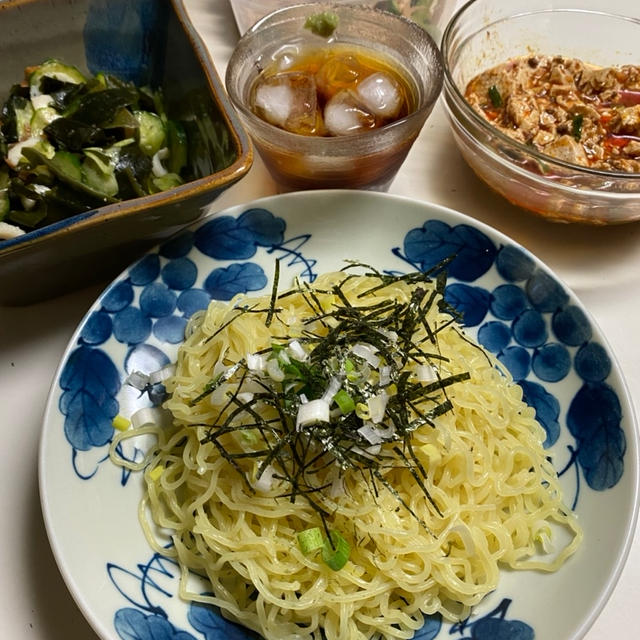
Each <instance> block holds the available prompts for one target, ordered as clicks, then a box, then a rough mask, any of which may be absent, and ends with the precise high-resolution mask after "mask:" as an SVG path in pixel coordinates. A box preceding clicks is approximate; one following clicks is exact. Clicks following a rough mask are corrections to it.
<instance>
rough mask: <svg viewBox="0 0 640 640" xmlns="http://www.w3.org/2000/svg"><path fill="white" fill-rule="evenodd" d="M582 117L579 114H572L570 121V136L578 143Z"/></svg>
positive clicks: (580, 134)
mask: <svg viewBox="0 0 640 640" xmlns="http://www.w3.org/2000/svg"><path fill="white" fill-rule="evenodd" d="M583 122H584V116H583V115H582V114H581V113H576V114H574V116H573V118H572V120H571V135H572V136H573V137H574V138H575V139H576V140H577V141H578V142H579V141H580V138H581V137H582V123H583Z"/></svg>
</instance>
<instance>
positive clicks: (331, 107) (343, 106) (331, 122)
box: [324, 90, 376, 136]
mask: <svg viewBox="0 0 640 640" xmlns="http://www.w3.org/2000/svg"><path fill="white" fill-rule="evenodd" d="M324 125H325V127H326V129H327V131H328V132H329V133H330V134H331V135H332V136H345V135H349V134H353V133H362V132H363V131H366V130H367V129H373V128H374V127H375V126H376V119H375V116H374V115H373V114H371V113H368V112H367V111H365V110H364V109H363V108H362V107H361V106H360V103H359V102H358V100H357V99H356V97H355V95H354V94H353V93H352V92H351V91H348V90H344V91H340V92H339V93H336V95H335V96H333V98H331V100H329V102H327V104H326V105H325V107H324Z"/></svg>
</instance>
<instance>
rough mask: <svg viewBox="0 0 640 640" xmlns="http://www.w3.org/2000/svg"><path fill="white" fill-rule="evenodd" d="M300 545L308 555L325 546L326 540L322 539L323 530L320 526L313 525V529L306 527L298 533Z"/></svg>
mask: <svg viewBox="0 0 640 640" xmlns="http://www.w3.org/2000/svg"><path fill="white" fill-rule="evenodd" d="M297 538H298V545H299V546H300V551H302V553H304V555H305V556H306V555H308V554H310V553H312V552H314V551H317V550H318V549H320V547H322V546H324V540H323V539H322V532H321V531H320V529H319V528H318V527H313V528H312V529H305V530H304V531H301V532H300V533H299V534H298V535H297Z"/></svg>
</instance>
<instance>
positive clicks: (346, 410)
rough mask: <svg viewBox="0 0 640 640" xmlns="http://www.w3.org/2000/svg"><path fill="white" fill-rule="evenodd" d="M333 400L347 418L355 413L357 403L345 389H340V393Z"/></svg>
mask: <svg viewBox="0 0 640 640" xmlns="http://www.w3.org/2000/svg"><path fill="white" fill-rule="evenodd" d="M333 400H334V402H335V403H336V404H337V405H338V408H339V409H340V411H341V412H342V415H344V416H346V415H348V414H350V413H351V412H352V411H355V408H356V403H355V402H354V400H353V398H352V397H351V396H350V395H349V394H348V393H347V392H346V391H345V390H344V389H340V391H338V393H336V395H335V396H333Z"/></svg>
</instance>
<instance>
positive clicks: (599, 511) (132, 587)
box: [39, 190, 640, 640]
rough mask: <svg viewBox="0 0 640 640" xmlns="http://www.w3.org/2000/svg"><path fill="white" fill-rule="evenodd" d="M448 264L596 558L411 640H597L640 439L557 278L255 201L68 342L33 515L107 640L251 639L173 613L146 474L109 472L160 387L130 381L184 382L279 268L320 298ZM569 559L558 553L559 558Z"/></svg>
mask: <svg viewBox="0 0 640 640" xmlns="http://www.w3.org/2000/svg"><path fill="white" fill-rule="evenodd" d="M365 238H366V241H362V239H365ZM452 247H455V250H456V251H455V257H454V258H453V259H452V261H451V262H450V263H449V267H448V271H449V274H448V275H449V278H448V280H447V284H446V288H445V298H446V299H447V300H448V302H449V303H450V304H452V305H453V306H454V307H456V308H457V309H458V310H459V311H460V312H461V313H462V314H463V317H464V324H465V332H468V333H469V335H471V336H472V337H475V338H477V340H478V341H479V342H480V343H481V344H482V345H483V347H484V348H485V349H486V350H487V351H489V352H491V353H492V354H493V355H494V356H495V357H496V358H497V359H498V360H499V361H500V362H502V364H503V365H504V366H505V368H506V369H508V370H509V372H510V374H511V376H512V377H513V379H514V381H515V382H516V383H517V384H518V385H519V386H520V388H521V389H522V394H523V397H524V399H525V401H526V402H527V403H528V404H529V405H530V406H531V407H533V408H534V409H535V411H536V416H537V418H538V420H539V421H540V424H541V425H542V426H543V428H544V429H545V432H546V434H547V437H546V440H545V443H544V446H545V448H546V450H547V451H548V455H549V459H550V460H551V461H552V463H553V465H554V466H555V468H556V469H557V470H558V472H559V474H560V478H559V481H560V486H561V488H562V491H563V492H564V496H565V500H566V503H567V504H569V505H571V506H572V508H573V509H574V510H575V512H576V514H577V515H578V518H579V520H580V523H581V526H582V528H583V530H584V540H583V542H582V544H581V547H580V549H579V550H578V551H577V553H576V555H575V556H573V557H572V558H570V559H569V561H568V562H567V563H566V564H565V565H564V566H563V567H561V568H560V569H559V570H558V571H557V572H555V573H546V572H543V571H540V572H538V571H533V570H531V571H515V570H504V571H501V575H500V581H499V584H498V588H497V589H496V590H495V591H493V592H492V593H491V594H490V595H488V596H487V597H486V599H484V600H483V601H482V602H481V603H479V604H478V606H477V607H476V608H475V609H474V612H473V615H471V616H470V617H469V618H468V619H465V620H462V621H460V622H457V623H455V622H446V621H444V620H442V619H441V617H440V615H433V616H425V620H424V626H423V627H422V629H419V630H417V631H416V633H415V636H413V638H414V640H470V639H473V640H532V639H533V638H536V639H537V640H579V638H582V637H584V636H585V634H586V632H587V629H589V627H590V626H591V624H592V623H593V621H594V620H595V618H596V617H597V615H598V614H599V612H600V611H601V610H602V608H603V607H604V605H605V603H606V601H607V599H608V597H609V596H610V594H611V592H612V590H613V588H614V585H615V584H616V582H617V579H618V576H619V575H620V572H621V570H622V567H623V565H624V562H625V559H626V557H627V554H628V551H629V548H630V545H631V542H632V540H633V532H634V527H635V521H636V517H637V512H638V486H639V475H638V465H639V460H640V458H639V457H638V439H639V432H638V428H637V426H638V425H637V422H636V419H635V416H634V412H633V404H632V399H631V396H630V394H629V392H628V391H627V388H626V384H625V382H624V379H623V376H622V372H621V370H620V368H619V366H618V364H617V363H616V360H615V357H614V355H613V353H612V352H611V350H610V348H609V346H608V344H607V340H606V338H605V336H604V335H603V333H602V332H601V331H600V330H599V328H598V327H597V325H596V324H595V323H594V322H593V320H592V318H591V316H590V315H589V312H588V311H587V309H585V307H584V306H583V305H582V303H581V302H580V301H579V300H578V298H577V297H576V296H575V294H574V293H573V292H571V291H569V290H568V289H567V288H566V286H565V285H564V284H563V283H562V282H561V281H560V280H559V279H558V277H557V276H556V275H555V274H554V273H553V272H552V271H551V270H550V269H549V268H548V267H547V266H546V265H545V264H543V263H542V262H541V261H540V260H539V259H538V258H536V257H535V256H534V255H533V254H531V253H530V252H529V251H527V249H525V248H524V247H522V246H521V245H518V244H517V243H516V242H515V241H513V240H511V239H509V238H507V237H506V236H504V235H502V234H501V233H500V232H498V231H497V230H495V229H492V228H491V227H489V226H487V225H484V224H483V223H481V222H479V221H477V220H474V219H473V218H470V217H467V216H464V215H462V214H460V213H457V212H455V211H453V210H451V209H445V208H444V207H439V206H437V205H432V204H429V203H426V202H422V201H419V200H412V199H409V198H403V197H400V196H395V195H389V194H381V193H371V192H366V191H358V190H348V191H341V190H336V191H329V190H322V191H311V192H309V191H300V192H296V193H287V194H284V195H278V196H272V197H268V198H262V199H260V200H257V201H254V202H252V203H248V204H245V205H238V206H235V207H232V208H231V209H228V210H225V211H221V212H219V213H216V214H215V215H214V216H212V217H210V218H208V219H207V220H204V221H200V222H198V223H196V224H195V225H192V226H191V227H190V228H189V229H186V230H184V231H183V232H181V233H179V234H178V235H177V236H176V237H175V238H172V239H170V240H169V241H167V242H165V243H164V244H163V245H162V246H160V247H158V248H156V249H154V250H152V251H151V252H149V253H148V254H146V255H145V256H144V257H143V258H142V259H141V260H139V261H138V262H137V263H136V264H134V265H132V266H131V267H130V268H128V269H127V270H125V271H124V272H123V273H122V274H121V275H120V276H119V277H118V278H117V279H116V280H115V281H114V282H113V284H112V285H110V286H109V287H108V288H107V289H106V290H105V292H104V293H103V294H102V295H101V296H100V297H99V299H98V300H97V301H96V302H95V304H94V305H93V306H92V307H91V309H89V311H88V312H87V314H86V316H85V318H84V319H83V321H82V322H81V323H80V326H79V327H78V329H77V330H76V332H75V334H74V335H73V337H72V338H71V340H70V342H69V345H68V347H67V349H66V352H65V354H64V356H63V359H62V362H61V364H60V367H59V369H58V372H57V374H56V377H55V379H54V381H53V385H52V387H51V393H50V396H49V399H48V402H47V408H46V411H45V416H44V425H43V430H42V438H41V441H40V459H39V470H40V496H41V500H42V508H43V513H44V521H45V523H46V528H47V532H48V535H49V539H50V542H51V546H52V549H53V553H54V555H55V558H56V560H57V562H58V565H59V567H60V570H61V573H62V575H63V577H64V579H65V581H66V583H67V586H68V587H69V589H70V590H71V593H72V594H73V596H74V598H75V600H76V602H77V603H78V606H79V607H80V608H81V610H82V612H83V613H84V614H85V615H86V617H87V619H88V621H89V622H90V624H91V625H92V627H93V628H94V629H95V631H96V632H97V634H98V635H99V636H100V638H102V639H103V640H124V639H128V640H132V639H133V638H136V639H138V640H160V639H163V640H196V639H197V640H258V638H259V636H258V634H255V633H253V632H252V631H250V630H248V629H244V628H241V627H240V626H238V625H236V624H234V623H233V622H230V621H228V620H226V619H224V618H223V617H222V616H221V615H220V611H219V609H217V608H215V607H211V606H209V605H204V604H199V603H196V602H188V601H187V600H184V599H182V598H181V597H178V595H177V593H178V582H179V578H180V569H179V568H178V567H177V566H176V564H175V560H174V559H169V558H164V557H163V556H162V555H160V554H159V553H158V552H157V551H156V550H152V549H151V548H150V547H149V544H148V542H147V540H146V538H145V537H144V533H143V531H142V527H141V525H140V521H139V520H138V505H139V501H140V499H141V497H142V495H143V487H144V481H143V478H142V474H141V473H136V472H134V473H129V472H128V470H123V469H122V468H121V467H118V466H117V465H115V464H114V463H113V462H112V460H111V459H110V458H109V454H108V451H109V446H110V442H111V440H112V438H113V437H114V434H115V431H114V426H113V417H114V416H116V415H118V414H119V415H121V416H124V417H126V418H129V417H131V416H133V415H134V414H135V413H136V412H137V411H138V410H139V409H141V408H151V407H153V406H157V405H158V403H161V402H162V401H163V399H164V386H163V385H162V384H161V383H157V384H148V385H147V386H146V387H145V388H144V390H140V389H139V388H136V387H135V386H133V383H131V382H130V381H131V374H132V373H133V372H137V373H138V374H141V375H143V376H145V375H149V374H153V373H154V372H158V371H159V370H162V369H163V368H164V367H165V366H167V365H168V364H169V363H171V362H173V361H174V360H175V358H176V354H177V352H178V349H179V348H180V344H181V343H182V341H183V339H184V335H185V334H184V330H185V327H186V325H187V321H188V318H189V317H191V316H192V315H193V314H197V313H199V312H200V311H201V310H203V309H206V308H207V306H208V304H209V303H210V302H211V301H212V300H220V301H224V302H225V303H227V302H229V301H230V300H231V299H233V298H234V297H235V296H236V295H244V294H246V295H248V296H256V295H269V293H270V292H271V290H272V287H273V279H274V277H275V275H274V274H275V264H276V260H278V261H279V264H280V270H279V279H278V282H279V283H280V287H281V290H284V289H285V288H287V287H288V286H290V285H291V283H293V281H294V278H299V279H300V281H301V282H313V281H314V279H315V278H316V277H317V276H318V275H319V274H321V273H325V272H327V271H332V270H336V269H341V268H343V267H344V266H345V259H351V260H357V261H360V262H363V263H365V264H369V265H371V266H372V267H375V268H376V269H377V270H378V271H380V272H382V273H393V274H402V273H409V272H411V271H415V270H416V269H419V270H421V271H425V272H427V271H431V270H432V269H435V268H436V266H437V265H438V264H439V263H441V261H442V260H444V259H446V258H451V256H452V253H451V252H452ZM634 344H635V343H634V342H633V340H630V342H629V348H633V345H634ZM138 386H140V385H138ZM153 443H154V439H153V438H152V437H151V438H150V440H149V441H144V442H143V441H141V440H136V439H132V440H128V441H126V443H125V444H123V443H122V442H121V445H120V446H122V447H123V449H122V452H121V455H122V456H123V457H126V458H128V459H131V460H134V459H136V460H140V459H141V455H142V453H141V448H142V449H146V447H147V446H153ZM558 533H559V532H558ZM563 540H566V538H564V537H563V536H561V535H558V536H554V543H555V545H556V547H555V549H556V551H557V550H559V548H560V546H562V544H563V542H562V541H563ZM125 541H126V542H125ZM193 584H194V585H195V584H197V583H193ZM192 588H193V589H196V590H197V589H198V588H201V589H202V592H205V591H209V590H210V586H209V585H198V586H192ZM561 594H566V597H563V596H561ZM310 635H311V634H307V633H302V632H301V633H300V636H299V637H300V638H302V637H305V638H309V637H310ZM363 635H364V634H363ZM612 635H613V634H612ZM632 636H633V634H632V633H630V634H629V635H627V636H625V637H626V638H627V639H629V638H631V637H632ZM589 637H591V638H593V637H597V634H596V635H595V636H594V635H590V636H589Z"/></svg>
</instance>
